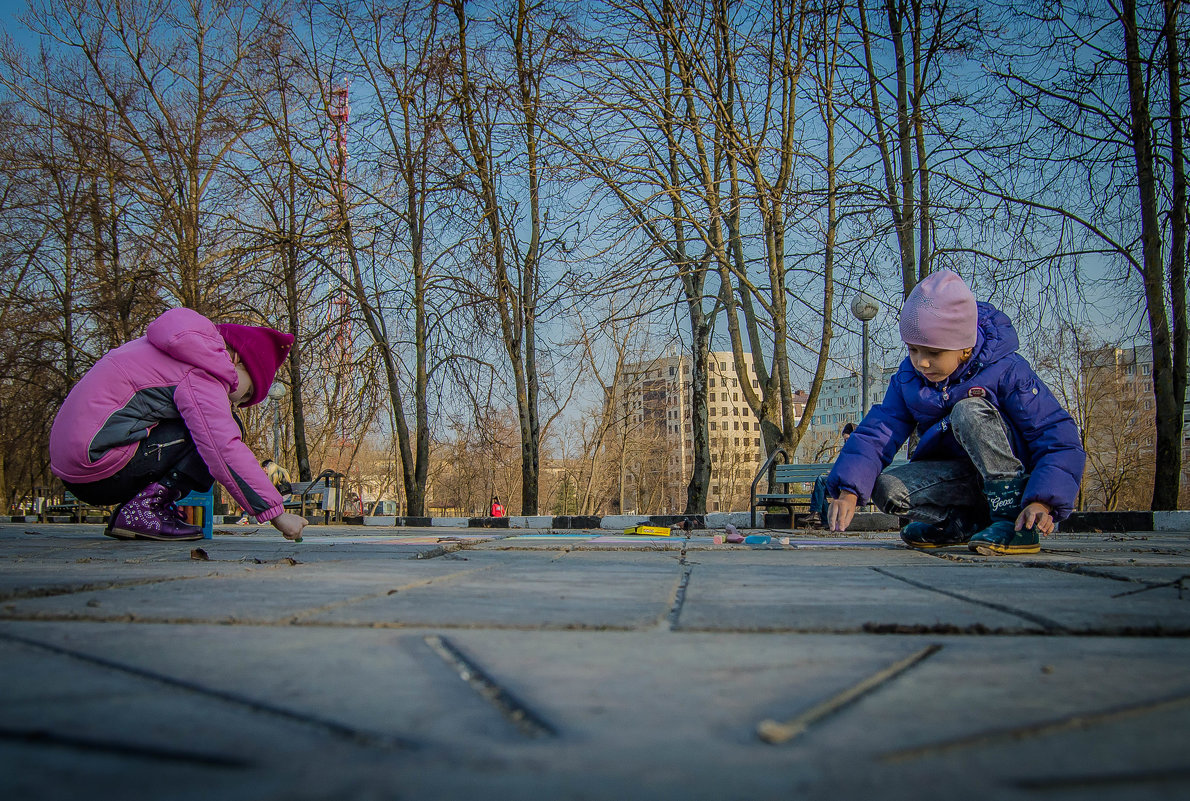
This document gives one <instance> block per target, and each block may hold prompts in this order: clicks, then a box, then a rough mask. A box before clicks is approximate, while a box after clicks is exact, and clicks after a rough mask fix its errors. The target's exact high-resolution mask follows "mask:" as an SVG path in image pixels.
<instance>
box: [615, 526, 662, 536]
mask: <svg viewBox="0 0 1190 801" xmlns="http://www.w3.org/2000/svg"><path fill="white" fill-rule="evenodd" d="M624 533H625V534H639V535H641V536H642V537H668V536H670V535H671V534H673V532H672V531H670V530H669V529H668V528H667V527H665V526H644V525H641V526H632V527H631V528H626V529H624Z"/></svg>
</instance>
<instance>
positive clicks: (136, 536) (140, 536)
mask: <svg viewBox="0 0 1190 801" xmlns="http://www.w3.org/2000/svg"><path fill="white" fill-rule="evenodd" d="M103 533H104V534H107V536H109V537H114V538H115V539H118V540H152V541H154V542H194V541H195V540H201V539H202V532H201V531H200V532H199V533H198V534H195V535H194V536H192V537H166V536H159V537H155V536H153V535H152V534H145V533H144V532H141V531H129V530H128V529H121V528H113V529H112V530H111V532H110V533H109V532H106V531H105V532H103Z"/></svg>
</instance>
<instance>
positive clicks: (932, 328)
mask: <svg viewBox="0 0 1190 801" xmlns="http://www.w3.org/2000/svg"><path fill="white" fill-rule="evenodd" d="M978 323H979V317H978V313H977V311H976V308H975V295H973V294H972V293H971V290H970V289H968V288H967V285H966V284H965V283H963V279H962V278H960V277H959V276H958V274H956V273H953V272H951V271H950V270H938V271H937V272H933V273H930V274H929V275H927V276H926V277H925V278H923V279H922V280H921V282H920V283H919V284H918V285H917V286H915V287H914V288H913V291H912V292H910V293H909V297H908V298H906V299H905V305H904V307H903V308H902V309H901V339H902V340H903V341H904V342H905V344H907V345H921V346H922V347H926V348H936V349H938V350H963V349H965V348H973V347H975V332H976V326H977V325H978Z"/></svg>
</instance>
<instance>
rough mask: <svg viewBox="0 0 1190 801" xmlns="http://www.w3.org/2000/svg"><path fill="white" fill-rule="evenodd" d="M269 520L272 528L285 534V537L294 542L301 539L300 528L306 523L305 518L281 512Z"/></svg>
mask: <svg viewBox="0 0 1190 801" xmlns="http://www.w3.org/2000/svg"><path fill="white" fill-rule="evenodd" d="M269 522H270V523H272V524H273V528H275V529H277V531H280V532H281V533H282V534H283V535H284V536H285V539H287V540H293V541H294V542H301V541H302V529H304V528H305V527H306V525H307V520H306V518H304V517H302V516H301V515H295V514H290V513H289V512H282V513H281V514H279V515H277V516H276V517H274V518H273V519H272V520H270V521H269Z"/></svg>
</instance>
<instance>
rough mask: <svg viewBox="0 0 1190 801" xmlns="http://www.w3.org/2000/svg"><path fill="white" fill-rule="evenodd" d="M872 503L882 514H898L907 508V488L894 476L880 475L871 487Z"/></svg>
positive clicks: (888, 474)
mask: <svg viewBox="0 0 1190 801" xmlns="http://www.w3.org/2000/svg"><path fill="white" fill-rule="evenodd" d="M872 503H874V504H876V508H877V509H879V510H880V511H882V512H888V513H889V514H900V513H901V512H904V511H905V510H906V509H907V508H908V507H909V488H908V487H906V486H905V482H903V481H901V480H900V479H899V478H897V477H896V475H895V474H890V473H881V474H880V475H879V476H877V478H876V485H875V486H874V487H872Z"/></svg>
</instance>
